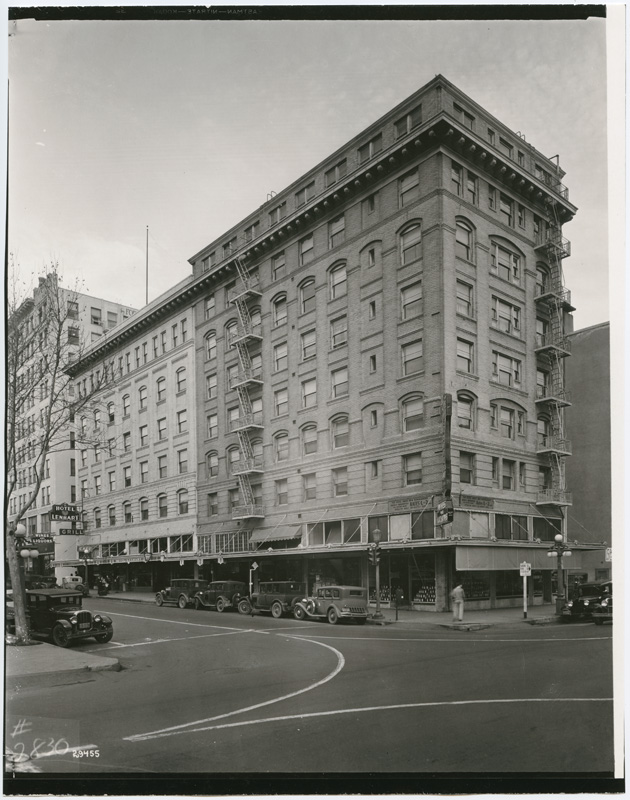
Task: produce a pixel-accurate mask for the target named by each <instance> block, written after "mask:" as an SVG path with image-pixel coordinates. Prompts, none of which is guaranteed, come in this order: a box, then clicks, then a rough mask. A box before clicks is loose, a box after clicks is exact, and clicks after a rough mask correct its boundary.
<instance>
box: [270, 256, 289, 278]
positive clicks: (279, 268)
mask: <svg viewBox="0 0 630 800" xmlns="http://www.w3.org/2000/svg"><path fill="white" fill-rule="evenodd" d="M286 274H287V266H286V260H285V257H284V251H282V253H278V254H277V255H275V256H274V257H273V258H272V259H271V278H272V280H274V281H277V280H280V278H284V276H285V275H286Z"/></svg>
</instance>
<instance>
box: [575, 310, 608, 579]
mask: <svg viewBox="0 0 630 800" xmlns="http://www.w3.org/2000/svg"><path fill="white" fill-rule="evenodd" d="M569 341H570V342H571V360H570V361H569V362H568V363H567V370H566V378H567V386H568V387H569V389H570V391H571V400H572V405H571V408H570V409H569V410H568V411H567V432H568V434H569V436H570V437H571V440H572V442H573V458H571V459H570V461H569V462H568V464H567V478H568V480H569V481H570V485H571V488H572V489H573V506H572V507H571V509H570V510H569V514H568V518H567V534H568V538H569V541H571V542H573V541H576V540H577V541H579V542H600V543H602V544H604V545H605V548H606V549H604V548H602V549H601V550H598V551H595V552H592V553H589V554H584V557H583V558H582V564H580V565H578V566H577V567H576V568H575V569H572V570H571V573H570V575H569V578H570V579H572V580H578V579H579V580H581V581H585V580H590V581H596V580H608V579H610V577H611V561H610V560H609V559H610V557H611V553H610V550H608V548H609V547H610V546H611V545H612V519H611V461H610V458H611V450H610V444H611V442H610V436H611V426H610V323H608V322H604V323H601V324H599V325H592V326H590V327H588V328H581V329H580V330H577V331H573V332H572V333H571V334H570V335H569ZM607 559H608V560H607Z"/></svg>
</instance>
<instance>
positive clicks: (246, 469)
mask: <svg viewBox="0 0 630 800" xmlns="http://www.w3.org/2000/svg"><path fill="white" fill-rule="evenodd" d="M264 471H265V470H264V468H263V459H262V456H251V457H249V458H245V457H243V456H241V457H240V459H239V460H238V461H235V462H234V464H232V475H250V474H251V473H254V472H256V473H262V472H264Z"/></svg>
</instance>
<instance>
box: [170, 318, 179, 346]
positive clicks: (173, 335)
mask: <svg viewBox="0 0 630 800" xmlns="http://www.w3.org/2000/svg"><path fill="white" fill-rule="evenodd" d="M177 341H178V329H177V323H175V325H172V326H171V342H172V345H173V347H177Z"/></svg>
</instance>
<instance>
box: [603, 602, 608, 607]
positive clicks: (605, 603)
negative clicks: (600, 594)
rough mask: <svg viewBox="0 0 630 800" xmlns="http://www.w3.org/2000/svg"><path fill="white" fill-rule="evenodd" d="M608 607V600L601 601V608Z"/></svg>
mask: <svg viewBox="0 0 630 800" xmlns="http://www.w3.org/2000/svg"><path fill="white" fill-rule="evenodd" d="M604 606H608V600H602V608H603V607H604Z"/></svg>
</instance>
